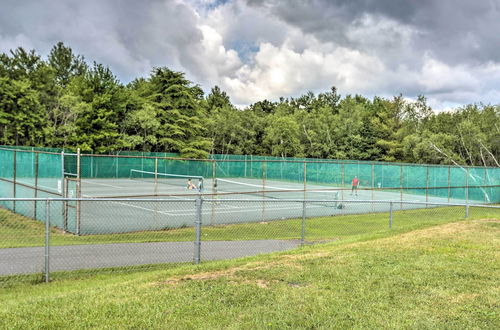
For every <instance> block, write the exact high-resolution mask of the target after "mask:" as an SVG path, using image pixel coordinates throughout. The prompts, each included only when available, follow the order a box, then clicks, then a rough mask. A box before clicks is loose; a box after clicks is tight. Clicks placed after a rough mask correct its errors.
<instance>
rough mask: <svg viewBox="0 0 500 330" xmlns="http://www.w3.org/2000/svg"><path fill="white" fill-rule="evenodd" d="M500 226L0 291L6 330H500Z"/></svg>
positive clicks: (458, 225) (481, 224) (463, 224)
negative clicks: (99, 329)
mask: <svg viewBox="0 0 500 330" xmlns="http://www.w3.org/2000/svg"><path fill="white" fill-rule="evenodd" d="M499 251H500V220H498V219H480V220H465V221H457V222H451V223H445V224H441V225H436V226H432V227H428V228H423V229H416V230H413V231H408V232H406V233H397V232H396V231H394V232H392V233H391V234H388V236H386V237H379V238H376V237H371V238H367V237H364V238H363V237H361V236H360V238H359V239H358V240H338V241H335V242H333V243H328V244H323V245H314V246H308V247H304V248H301V249H298V250H294V251H291V252H284V253H278V254H273V255H267V256H258V257H252V258H246V259H240V260H233V261H221V262H210V263H205V264H202V265H201V266H194V265H183V266H176V267H169V268H168V269H164V270H155V271H149V272H134V273H129V274H105V273H102V274H99V275H97V276H93V277H82V278H78V277H75V278H73V279H61V280H57V281H55V282H53V283H49V284H37V285H30V284H24V285H19V286H14V287H10V288H4V289H0V302H1V303H0V328H2V329H11V328H18V329H26V328H107V329H116V328H141V329H154V328H160V329H190V328H192V329H196V328H203V329H220V328H227V329H284V328H294V329H317V328H337V329H345V328H398V329H399V328H441V329H467V328H470V329H499V328H500V321H499V320H500V314H499V310H500V308H499V307H500V287H499V278H500V267H499V265H500V255H499Z"/></svg>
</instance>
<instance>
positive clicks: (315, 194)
mask: <svg viewBox="0 0 500 330" xmlns="http://www.w3.org/2000/svg"><path fill="white" fill-rule="evenodd" d="M214 187H215V191H216V193H218V194H224V193H230V194H243V195H253V196H258V197H261V198H271V199H305V200H310V201H314V202H312V204H316V205H322V206H326V207H332V206H333V207H337V201H338V199H339V192H338V191H336V190H331V189H318V190H307V189H293V188H285V187H274V186H266V185H257V184H252V183H246V182H238V181H232V180H227V179H216V180H215V185H214ZM332 202H333V203H332Z"/></svg>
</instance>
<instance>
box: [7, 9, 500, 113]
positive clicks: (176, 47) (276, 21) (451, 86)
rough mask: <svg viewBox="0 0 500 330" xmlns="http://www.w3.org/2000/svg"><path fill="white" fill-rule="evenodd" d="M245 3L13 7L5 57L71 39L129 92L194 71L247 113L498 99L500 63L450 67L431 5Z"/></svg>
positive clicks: (478, 41)
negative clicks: (379, 99) (281, 107)
mask: <svg viewBox="0 0 500 330" xmlns="http://www.w3.org/2000/svg"><path fill="white" fill-rule="evenodd" d="M247 2H248V1H245V0H232V1H218V0H148V1H140V2H137V1H133V0H109V1H99V0H88V1H77V0H66V1H62V0H60V1H53V0H40V1H36V2H18V3H16V4H14V2H12V3H9V2H7V3H6V4H5V5H4V8H3V9H4V10H2V11H1V12H0V51H3V52H6V51H8V50H9V49H14V48H16V47H18V46H23V47H25V48H27V49H31V48H35V49H36V50H37V51H39V52H40V53H41V54H42V55H47V53H48V52H49V51H50V48H51V47H52V46H53V45H54V44H55V43H56V42H58V41H63V42H64V43H65V44H67V45H69V46H71V47H72V48H73V50H74V51H75V52H76V53H80V54H83V55H84V56H85V57H86V58H87V60H90V61H92V60H96V61H97V62H100V63H103V64H105V65H109V66H110V67H111V69H112V70H113V72H115V73H116V74H117V75H118V77H119V78H120V79H121V80H122V81H123V82H125V83H126V82H128V81H130V80H131V79H133V78H136V77H139V76H145V75H147V74H148V73H149V72H150V70H151V69H152V67H154V66H167V67H169V68H171V69H173V70H178V71H183V72H186V77H187V78H188V79H190V80H192V81H193V82H195V83H199V84H201V86H202V87H203V88H204V89H205V91H209V90H210V88H211V87H213V86H214V85H219V86H220V87H221V88H223V89H224V90H226V91H227V92H228V94H229V95H230V96H231V99H232V101H233V102H235V103H237V104H240V105H246V104H249V103H252V102H255V101H259V100H262V99H270V100H277V99H278V98H279V97H280V96H284V97H288V96H299V95H301V94H303V93H305V92H307V91H309V90H311V91H314V92H320V91H325V90H328V89H329V88H330V87H331V86H336V87H337V88H338V90H339V92H340V93H342V94H354V93H361V94H363V95H365V96H368V97H370V96H373V95H379V96H386V97H391V96H393V95H397V94H400V93H402V94H403V95H404V96H408V97H416V96H417V95H419V94H424V95H426V96H427V97H428V100H429V104H431V105H433V106H436V107H440V108H446V107H450V106H454V105H455V104H459V105H460V104H464V103H472V102H480V101H482V102H485V103H498V102H499V101H498V100H500V95H499V93H500V92H499V91H500V63H499V62H498V61H497V60H492V61H490V62H484V61H483V62H481V61H480V60H474V61H460V60H457V59H460V56H459V55H460V54H459V50H460V49H457V50H456V51H454V52H452V53H453V54H458V55H457V56H456V57H454V60H450V61H448V60H447V58H448V57H443V52H442V49H441V48H442V47H441V48H440V47H436V46H435V44H433V43H432V42H431V41H427V40H431V39H432V37H433V34H432V32H433V31H432V30H429V29H428V28H427V26H426V25H425V24H424V21H425V20H423V19H422V17H429V16H428V14H430V15H431V16H432V14H433V12H432V11H431V10H428V11H425V12H420V11H421V10H423V9H422V8H423V7H421V6H417V7H415V6H409V5H403V4H399V5H398V6H397V8H396V9H397V10H396V9H395V10H394V11H392V9H391V10H390V11H389V12H390V13H388V11H387V10H385V11H384V10H383V9H384V8H378V7H377V6H375V7H377V8H375V7H370V6H368V7H367V8H364V7H363V6H364V5H361V4H360V3H358V4H357V5H356V4H351V3H349V4H345V6H340V7H339V6H337V5H336V2H334V1H331V2H330V1H321V0H318V1H317V2H316V5H317V6H315V7H311V6H306V5H304V3H303V2H301V1H298V0H297V1H282V2H279V1H266V2H265V5H262V6H260V5H259V3H260V2H259V1H253V2H252V5H247ZM273 4H276V6H274V5H273ZM360 6H361V7H360ZM380 6H382V5H380ZM442 6H443V8H448V7H449V4H448V5H447V4H443V5H442ZM358 7H360V8H358ZM424 7H425V6H424ZM391 8H392V7H391ZM425 8H427V7H425ZM431 8H434V9H433V10H434V11H436V10H437V11H439V10H441V9H440V8H441V7H439V6H438V7H432V6H431ZM481 8H482V7H481ZM358 9H360V10H358ZM385 9H387V8H385ZM486 9H488V8H487V6H486ZM454 12H455V13H457V11H454ZM7 13H8V14H7ZM424 14H425V15H424ZM419 15H423V16H419ZM426 15H427V16H426ZM403 16H404V17H405V18H402V17H403ZM475 17H476V19H477V15H476V16H475ZM490 18H491V17H490ZM412 19H413V20H412ZM415 20H418V24H416V23H415ZM429 20H430V23H429V24H431V25H432V26H433V28H435V29H437V28H441V29H442V31H441V30H440V31H437V32H442V34H440V35H441V36H444V35H447V34H450V33H452V32H453V31H451V30H452V29H451V30H450V28H449V27H447V26H442V25H440V24H441V23H440V21H439V20H437V19H436V17H434V16H432V17H429ZM414 23H415V24H414ZM473 26H476V25H473ZM481 29H482V30H477V31H476V30H473V29H469V30H470V33H468V34H464V36H463V40H464V42H466V43H467V44H471V45H472V46H474V47H475V49H474V52H475V53H481V50H482V49H483V48H482V47H484V45H485V44H490V43H491V42H490V43H487V42H486V41H488V40H496V39H491V38H493V37H491V36H493V33H489V32H488V31H487V30H488V29H487V27H484V26H482V27H481ZM483 30H484V31H486V32H488V33H486V32H484V33H483V34H481V33H479V32H481V31H483ZM443 31H444V32H443ZM450 31H451V32H450ZM483 35H484V36H486V38H482V36H483ZM488 36H490V37H488ZM495 38H497V37H496V35H495ZM432 40H433V41H436V40H437V39H432ZM439 45H440V44H439ZM457 47H458V46H457ZM474 47H471V49H472V48H474ZM438 48H439V49H438ZM489 50H490V51H491V54H494V53H495V52H496V51H497V50H496V49H495V48H494V47H493V48H491V47H490V48H489ZM449 52H451V50H450V51H448V53H449Z"/></svg>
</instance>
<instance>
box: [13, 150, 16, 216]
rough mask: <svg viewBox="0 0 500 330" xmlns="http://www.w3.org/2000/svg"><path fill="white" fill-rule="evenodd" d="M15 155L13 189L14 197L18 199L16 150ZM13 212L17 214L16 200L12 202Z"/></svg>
mask: <svg viewBox="0 0 500 330" xmlns="http://www.w3.org/2000/svg"><path fill="white" fill-rule="evenodd" d="M13 155H14V169H13V172H12V178H13V182H14V184H13V185H12V188H13V191H12V194H13V195H12V197H14V198H16V197H17V196H16V181H17V152H16V150H14V152H13ZM12 211H13V212H16V200H14V201H13V202H12Z"/></svg>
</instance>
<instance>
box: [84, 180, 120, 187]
mask: <svg viewBox="0 0 500 330" xmlns="http://www.w3.org/2000/svg"><path fill="white" fill-rule="evenodd" d="M84 183H91V184H98V185H101V186H106V187H111V188H120V189H122V188H125V187H120V186H114V185H112V184H107V183H100V182H94V181H90V180H85V181H82V184H84Z"/></svg>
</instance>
